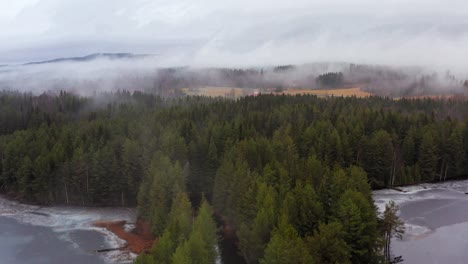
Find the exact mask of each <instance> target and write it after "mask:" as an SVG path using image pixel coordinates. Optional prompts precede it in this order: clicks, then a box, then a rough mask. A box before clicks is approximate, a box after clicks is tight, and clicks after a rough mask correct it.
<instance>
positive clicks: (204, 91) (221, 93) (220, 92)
mask: <svg viewBox="0 0 468 264" xmlns="http://www.w3.org/2000/svg"><path fill="white" fill-rule="evenodd" d="M182 91H183V92H184V93H185V94H187V95H201V96H209V97H240V96H246V95H249V94H252V93H253V89H248V88H238V87H211V86H210V87H201V88H183V89H182Z"/></svg>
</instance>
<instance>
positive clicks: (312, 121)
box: [0, 91, 468, 263]
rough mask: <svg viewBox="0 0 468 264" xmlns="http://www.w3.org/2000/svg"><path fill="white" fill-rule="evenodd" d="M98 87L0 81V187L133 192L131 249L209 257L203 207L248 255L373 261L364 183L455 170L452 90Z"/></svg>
mask: <svg viewBox="0 0 468 264" xmlns="http://www.w3.org/2000/svg"><path fill="white" fill-rule="evenodd" d="M106 98H107V100H98V99H97V98H83V97H77V96H74V95H71V94H68V93H66V92H61V93H60V94H59V95H56V96H55V95H47V94H43V95H40V96H33V95H30V94H20V93H11V92H3V93H0V135H1V136H0V161H1V162H0V190H1V192H3V193H6V194H9V195H10V196H12V197H16V198H18V199H21V200H23V201H27V202H31V203H40V204H74V205H87V206H94V205H118V206H138V211H139V214H140V215H141V217H143V218H144V219H146V220H148V221H149V222H150V223H151V228H152V231H153V233H154V234H155V235H157V236H158V237H160V240H159V243H158V244H157V245H156V246H155V247H154V248H153V250H152V252H151V254H148V255H145V256H142V257H140V258H139V261H144V262H141V263H189V262H185V261H186V260H187V258H190V256H197V258H190V259H191V261H193V263H212V262H213V261H214V259H215V258H216V254H217V253H216V252H215V251H213V248H214V246H213V245H215V244H216V239H217V236H216V227H215V223H214V222H213V215H217V216H219V217H221V218H222V219H223V220H224V221H225V222H226V223H227V224H229V225H230V226H232V228H233V229H234V230H235V235H236V237H237V239H238V246H239V253H240V255H241V256H242V257H243V258H244V259H245V261H246V262H248V263H378V262H379V261H382V260H383V257H384V256H383V252H382V247H383V238H384V236H385V237H388V232H387V233H385V232H386V231H385V229H384V228H383V225H382V221H381V220H380V218H379V216H378V214H377V212H376V209H375V206H374V204H373V200H372V193H371V190H372V189H373V188H382V187H386V186H397V185H405V184H414V183H420V182H429V181H441V180H447V179H454V178H458V177H464V176H467V175H468V119H467V118H468V116H467V115H468V102H466V101H463V100H456V99H446V100H431V99H401V100H394V99H389V98H380V97H371V98H366V99H359V98H354V97H350V98H342V97H339V98H338V97H330V98H326V99H323V98H322V99H321V98H317V97H315V96H310V95H304V96H284V95H283V96H274V95H259V96H256V97H243V98H239V99H237V100H230V99H223V98H206V97H185V98H177V99H167V98H161V97H158V96H155V95H151V94H144V93H141V92H134V93H130V92H126V91H123V92H117V93H114V94H111V95H109V96H107V97H106ZM210 204H211V205H210ZM192 206H193V207H192ZM193 208H197V209H196V210H194V209H193ZM194 211H197V214H196V215H197V217H196V219H195V220H194V221H192V215H193V212H194ZM161 259H164V260H165V261H159V260H161ZM151 261H153V262H151ZM190 263H191V262H190Z"/></svg>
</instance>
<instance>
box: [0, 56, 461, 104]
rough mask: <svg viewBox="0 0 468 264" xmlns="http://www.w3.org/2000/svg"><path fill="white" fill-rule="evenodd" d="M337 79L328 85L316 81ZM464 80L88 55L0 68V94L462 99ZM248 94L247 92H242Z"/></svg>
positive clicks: (389, 69) (374, 70) (383, 69)
mask: <svg viewBox="0 0 468 264" xmlns="http://www.w3.org/2000/svg"><path fill="white" fill-rule="evenodd" d="M327 73H341V74H342V78H341V80H340V81H339V82H337V83H333V84H323V83H321V82H320V81H319V80H318V78H319V76H320V75H325V74H327ZM467 80H468V77H467V76H465V75H462V74H458V75H455V74H454V73H451V72H450V71H449V70H447V71H438V70H433V69H432V70H431V69H429V68H425V67H417V66H414V67H403V66H399V67H397V66H385V65H366V64H353V63H345V62H342V63H338V62H335V63H333V62H329V63H326V62H320V63H319V62H317V63H308V64H299V65H276V66H275V65H269V66H268V65H267V66H261V65H259V66H256V67H243V68H230V67H223V68H221V67H200V66H183V65H182V66H167V64H165V63H164V59H161V57H160V56H157V55H133V54H128V53H104V54H92V55H89V56H85V57H75V58H61V59H55V60H51V61H44V62H34V63H26V64H21V65H4V66H2V67H0V90H12V91H19V92H32V93H34V94H41V93H44V92H47V93H57V92H59V91H61V90H63V91H68V92H71V93H74V94H78V95H88V96H89V95H95V94H99V93H103V92H113V91H119V90H120V91H121V90H127V91H144V92H149V93H154V94H158V95H162V96H164V97H175V96H181V95H183V94H184V92H183V91H182V89H191V90H196V89H198V88H202V87H235V88H242V89H258V90H259V91H260V92H263V93H269V92H273V91H283V90H287V89H305V90H308V89H325V88H327V89H330V88H331V89H333V88H343V87H344V88H349V87H360V88H361V89H362V90H364V91H367V92H370V93H372V94H375V95H380V96H390V97H402V96H431V95H446V96H450V95H466V94H467V89H468V88H467V87H468V83H467ZM246 94H248V92H246Z"/></svg>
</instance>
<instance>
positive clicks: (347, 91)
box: [275, 87, 373, 97]
mask: <svg viewBox="0 0 468 264" xmlns="http://www.w3.org/2000/svg"><path fill="white" fill-rule="evenodd" d="M275 94H286V95H297V94H313V95H317V96H344V97H349V96H356V97H369V96H372V95H373V94H372V93H369V92H365V91H363V90H362V89H361V88H360V87H354V88H341V89H313V90H306V89H303V90H295V89H291V90H285V91H283V92H281V93H275Z"/></svg>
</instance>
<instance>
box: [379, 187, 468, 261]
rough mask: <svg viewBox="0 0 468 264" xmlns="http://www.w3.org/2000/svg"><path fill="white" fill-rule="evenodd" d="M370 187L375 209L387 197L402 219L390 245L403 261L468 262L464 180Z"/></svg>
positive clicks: (467, 201)
mask: <svg viewBox="0 0 468 264" xmlns="http://www.w3.org/2000/svg"><path fill="white" fill-rule="evenodd" d="M401 189H402V190H403V192H399V191H396V190H389V189H386V190H379V191H374V201H375V204H376V205H377V207H378V208H379V211H380V212H382V211H383V210H384V209H385V204H386V203H387V202H389V201H391V200H393V201H395V202H396V203H397V204H398V205H399V206H400V211H399V214H400V218H401V219H402V220H404V221H405V226H406V233H405V235H404V237H403V240H398V239H395V240H394V241H393V243H392V249H393V252H394V254H395V255H402V256H403V259H404V260H405V263H453V264H457V263H460V264H462V263H468V250H466V249H467V248H468V195H467V194H466V193H468V180H463V181H449V182H443V183H434V184H420V185H415V186H408V187H402V188H401Z"/></svg>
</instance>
